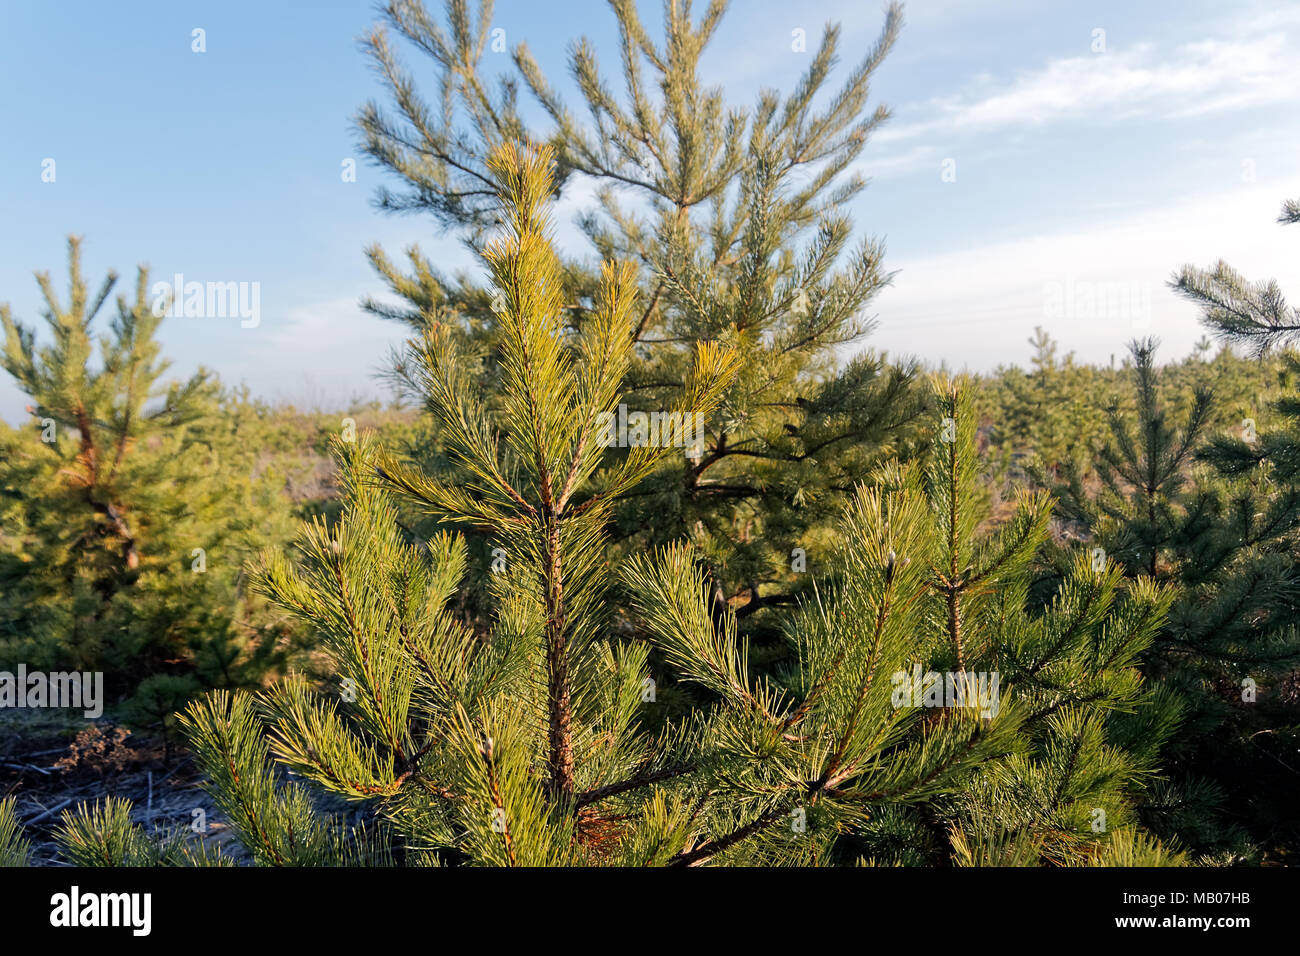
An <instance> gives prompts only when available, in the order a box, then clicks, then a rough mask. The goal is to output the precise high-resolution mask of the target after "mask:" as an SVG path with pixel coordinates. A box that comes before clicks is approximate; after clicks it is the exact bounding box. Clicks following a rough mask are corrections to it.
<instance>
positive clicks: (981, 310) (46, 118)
mask: <svg viewBox="0 0 1300 956" xmlns="http://www.w3.org/2000/svg"><path fill="white" fill-rule="evenodd" d="M430 5H431V7H433V8H435V9H436V8H437V7H438V6H439V4H438V3H437V0H433V2H431V4H430ZM697 6H700V7H701V8H702V7H703V3H702V2H701V3H698V4H697ZM792 8H793V9H792ZM642 9H643V16H644V18H645V19H646V20H647V21H648V22H650V23H656V22H657V18H658V15H659V4H658V3H651V2H643V3H642ZM305 10H310V13H304V11H305ZM374 18H375V17H374V11H373V7H372V4H371V3H369V2H352V0H332V2H314V3H312V4H311V5H310V6H309V7H307V6H303V5H299V4H288V3H280V4H272V3H265V2H262V3H252V2H245V0H225V2H221V3H204V2H193V3H185V4H177V3H174V2H173V3H163V2H157V3H155V2H128V3H123V4H105V3H102V2H98V0H96V2H90V0H85V2H80V0H78V2H72V0H68V2H61V3H57V4H23V5H18V4H6V5H4V6H3V7H0V90H3V91H4V92H3V93H0V131H2V132H0V136H2V137H3V144H4V145H3V148H2V149H0V301H4V302H9V303H10V304H11V306H12V307H13V309H14V311H15V313H16V314H17V315H18V316H19V317H20V318H22V319H25V320H27V321H29V322H31V321H36V320H37V318H38V315H37V307H38V294H37V289H36V285H35V282H34V281H33V279H32V277H31V273H32V272H33V271H34V270H37V269H49V270H50V271H51V272H52V273H53V275H54V278H55V282H56V287H59V286H61V277H62V276H63V274H64V237H65V236H66V235H67V234H68V233H73V232H75V233H78V234H81V235H83V236H84V237H85V242H86V247H85V256H86V266H87V271H88V274H90V275H92V276H98V275H100V274H102V272H103V271H105V270H106V269H107V268H109V267H113V268H116V269H117V270H118V271H119V272H120V273H122V274H123V277H124V279H128V278H129V277H130V276H131V275H132V274H133V270H134V267H135V266H136V265H137V264H139V263H142V262H143V263H148V264H149V265H150V266H151V267H152V269H153V272H154V277H155V278H168V277H170V276H171V275H173V274H174V273H177V272H180V273H183V274H185V275H186V277H187V278H189V279H199V280H210V281H250V282H251V281H257V282H259V283H260V285H261V322H260V324H259V325H258V327H257V328H241V327H240V323H239V321H238V319H186V318H174V319H170V320H168V321H167V322H166V323H164V325H163V331H162V338H163V342H164V347H165V350H166V353H167V354H168V355H170V356H172V357H173V358H174V360H175V367H176V370H177V372H187V371H189V370H190V369H192V368H193V367H195V366H196V365H198V364H200V363H203V364H206V365H208V366H209V367H211V368H213V369H215V370H216V371H217V372H218V373H219V374H220V375H221V376H222V378H223V379H224V380H225V381H227V382H229V383H232V384H234V383H238V382H241V381H242V382H246V383H247V384H248V385H249V386H250V387H251V388H252V389H253V390H254V392H256V393H259V394H261V395H264V396H266V397H268V398H278V399H287V400H292V401H295V402H298V403H300V404H312V403H318V404H321V405H324V406H335V405H338V404H341V403H343V402H344V401H346V400H347V399H348V398H349V397H350V396H352V395H355V394H362V395H382V394H383V391H382V389H381V387H380V386H378V385H377V384H376V383H375V382H374V379H373V376H374V372H375V371H376V370H377V369H378V368H380V367H381V366H382V365H383V363H384V358H385V356H386V355H387V353H388V350H389V348H390V346H391V345H392V344H394V343H396V342H397V341H399V340H400V338H401V329H400V328H399V327H397V326H394V325H392V324H389V323H384V322H382V321H380V320H376V319H373V318H370V317H367V316H365V315H364V314H363V313H362V312H361V311H360V309H359V308H358V306H357V302H358V300H359V299H360V298H361V297H363V296H364V295H367V294H375V293H378V292H380V291H381V289H380V284H379V283H378V281H377V280H376V279H375V277H374V276H373V275H372V274H371V272H370V270H369V267H368V266H367V264H366V262H365V260H364V257H363V255H362V249H363V248H364V246H365V245H366V244H368V243H370V242H372V241H376V240H378V241H380V242H382V243H383V244H385V246H387V247H388V249H389V250H390V252H393V253H399V252H400V251H401V249H402V248H403V247H404V246H405V245H407V244H409V243H410V242H412V241H419V242H420V243H421V246H422V247H423V248H424V249H425V251H426V252H428V253H430V254H431V256H432V257H433V259H434V261H435V262H437V263H439V264H440V265H442V266H443V267H444V268H446V269H448V270H449V271H450V270H453V269H455V268H457V267H459V266H462V265H465V264H467V261H466V256H465V254H464V252H463V250H461V249H460V248H459V246H458V245H457V243H456V242H455V241H454V240H453V239H450V238H447V237H445V236H440V235H439V233H438V231H437V229H436V227H435V226H434V224H433V223H432V222H431V221H429V220H427V219H421V218H418V217H417V218H412V217H393V216H387V215H384V214H381V213H379V212H377V211H375V210H374V209H373V208H372V207H371V204H370V201H371V198H372V196H373V193H374V189H375V188H376V187H377V186H378V185H380V183H381V182H382V181H383V180H382V174H381V173H380V172H379V171H377V170H374V169H371V168H370V167H368V166H366V165H365V164H364V163H363V162H360V154H359V153H358V152H357V150H356V144H355V136H354V133H353V132H352V128H351V117H352V116H353V114H354V113H355V111H356V108H357V107H358V106H359V105H360V104H361V103H362V102H363V101H364V100H365V99H368V98H371V97H374V96H378V95H381V94H382V91H381V90H380V88H379V86H378V84H377V83H376V81H375V79H374V77H373V75H372V74H371V73H370V71H369V69H368V66H367V63H366V60H365V58H364V57H363V56H362V55H361V54H360V52H359V51H358V48H357V38H358V37H359V36H360V34H361V33H362V32H363V31H364V30H365V29H366V28H367V27H368V25H369V24H371V23H372V22H373V20H374ZM906 18H907V23H906V25H905V27H904V30H903V34H902V37H901V39H900V42H899V43H898V45H897V47H896V48H895V51H894V53H893V54H892V55H891V56H890V58H889V59H888V60H887V61H886V63H885V64H884V66H882V67H881V69H880V72H879V73H878V79H877V83H876V88H875V95H876V99H877V102H884V103H887V104H889V105H890V106H891V107H892V108H893V110H894V117H893V119H892V120H891V121H890V123H889V124H888V126H886V127H885V128H884V129H883V130H882V131H881V133H880V134H878V136H877V137H876V138H875V139H874V140H873V141H872V143H871V144H869V146H868V148H867V151H866V153H865V154H864V158H863V161H862V164H863V171H864V172H865V173H866V174H867V175H868V176H870V177H872V184H871V186H870V188H869V189H868V190H867V191H866V193H865V194H863V196H862V197H861V198H860V199H859V200H858V201H857V202H856V204H855V208H854V210H853V212H854V214H855V217H856V221H857V222H858V224H859V228H860V230H861V231H862V232H864V233H871V234H875V235H878V236H883V237H884V238H885V239H886V242H887V248H888V256H887V265H888V267H889V268H891V269H895V270H898V275H897V276H896V277H895V280H894V285H893V286H892V287H891V288H890V289H888V290H887V291H886V292H884V293H883V294H882V295H881V296H880V297H879V299H878V300H877V301H876V303H875V304H874V307H873V311H874V313H875V315H876V317H877V319H878V322H879V326H878V329H877V331H876V332H875V333H874V335H873V336H872V337H871V339H869V340H868V345H870V346H872V347H875V348H883V349H887V350H889V351H890V352H891V353H894V354H899V353H909V354H915V355H919V356H921V357H923V358H925V359H927V360H930V361H934V362H938V361H944V362H946V363H947V364H948V365H949V366H950V367H953V368H963V367H966V368H972V369H985V368H991V367H993V366H995V365H998V364H1001V363H1010V362H1020V363H1023V362H1024V361H1026V359H1027V356H1028V352H1029V349H1028V346H1027V345H1026V344H1025V339H1026V338H1027V337H1028V336H1029V335H1030V334H1031V332H1032V330H1033V327H1034V326H1035V325H1043V326H1045V327H1046V328H1048V329H1049V331H1050V332H1051V333H1052V334H1053V335H1054V336H1055V337H1057V338H1058V339H1059V340H1060V342H1061V345H1062V348H1063V349H1064V350H1067V351H1068V350H1073V351H1074V352H1076V354H1077V355H1078V356H1079V357H1080V358H1081V359H1085V360H1089V361H1102V362H1105V361H1109V357H1110V355H1111V354H1114V353H1121V352H1122V350H1123V345H1124V342H1125V341H1127V340H1128V339H1129V338H1131V337H1133V335H1135V334H1155V335H1158V336H1160V337H1161V338H1162V340H1163V341H1164V342H1165V353H1166V355H1167V356H1169V357H1172V356H1174V355H1181V354H1184V353H1185V352H1186V351H1187V350H1188V349H1190V348H1191V345H1192V343H1193V342H1194V341H1195V340H1196V339H1197V338H1199V337H1200V335H1201V334H1202V333H1201V330H1200V328H1199V327H1198V325H1197V322H1196V313H1195V310H1194V309H1192V308H1191V307H1190V306H1189V305H1187V304H1185V303H1182V302H1180V301H1179V300H1177V299H1175V298H1174V297H1173V296H1172V295H1171V294H1170V293H1169V292H1168V291H1167V290H1166V289H1165V287H1164V282H1165V280H1166V279H1167V278H1168V277H1169V275H1170V274H1171V273H1172V272H1173V271H1174V270H1175V269H1176V268H1177V267H1179V266H1180V265H1181V264H1182V263H1184V262H1189V261H1190V262H1195V263H1198V264H1209V263H1211V262H1213V261H1214V260H1215V259H1218V258H1220V257H1222V258H1225V259H1227V260H1228V261H1229V262H1231V263H1232V264H1233V265H1234V266H1235V267H1237V268H1238V269H1239V270H1241V271H1243V272H1245V273H1246V274H1247V275H1250V276H1253V277H1256V278H1267V277H1270V276H1275V277H1277V278H1278V279H1279V280H1280V281H1281V282H1282V283H1283V288H1284V289H1287V288H1288V287H1289V290H1290V291H1291V292H1292V295H1293V297H1294V296H1300V288H1298V287H1297V284H1298V283H1300V276H1297V271H1298V270H1297V268H1296V266H1297V263H1300V255H1297V253H1298V252H1300V231H1297V227H1291V228H1290V229H1283V228H1282V227H1280V226H1277V225H1276V224H1274V222H1273V220H1274V219H1275V217H1276V215H1277V212H1278V209H1279V207H1280V206H1281V203H1282V201H1283V200H1284V199H1286V198H1300V122H1297V121H1298V120H1300V61H1298V60H1297V58H1296V57H1295V56H1294V55H1293V51H1294V50H1295V49H1297V43H1300V3H1277V2H1273V3H1253V2H1250V0H1244V2H1236V3H1233V4H1222V3H1209V2H1172V0H1164V2H1149V3H1142V4H1134V3H1131V2H1113V3H1112V2H1097V0H1082V2H1074V0H1055V2H1052V3H1044V2H1041V0H1038V2H1031V0H973V2H956V0H913V2H911V3H909V4H907V7H906ZM827 20H838V21H840V22H841V23H842V24H843V29H844V37H843V39H844V43H843V52H844V60H845V64H844V66H847V64H848V63H849V62H851V61H853V60H856V59H857V57H858V56H860V55H861V53H862V52H863V51H864V50H865V48H866V47H867V46H868V45H869V44H870V43H871V42H872V40H874V38H875V36H876V34H877V32H878V30H879V27H880V23H881V20H882V7H881V5H880V4H877V3H868V4H861V3H847V2H843V0H840V2H834V0H803V2H801V3H799V4H797V5H791V4H790V3H788V2H780V0H777V2H771V0H735V2H733V4H732V7H731V10H730V11H729V13H728V14H727V16H726V18H725V19H724V21H723V24H722V26H721V28H720V30H719V34H718V36H717V38H716V39H715V41H714V44H713V46H712V47H711V49H710V55H709V56H708V58H707V60H706V65H705V72H706V74H707V78H708V79H709V80H710V81H711V82H714V83H720V84H724V85H725V86H726V88H727V91H728V97H729V99H730V100H731V101H732V102H734V103H737V104H740V105H748V104H751V103H752V102H753V100H754V97H755V94H756V92H757V90H758V89H759V87H760V86H773V87H777V88H779V89H789V88H790V86H791V85H792V84H793V82H794V81H795V79H796V77H797V76H798V74H799V72H800V71H801V70H802V69H803V68H804V67H806V65H807V62H808V57H809V56H810V54H809V53H802V54H801V53H797V52H794V51H793V50H792V49H791V33H792V31H793V30H795V29H804V30H806V31H807V34H808V36H809V38H810V39H809V45H810V46H815V41H816V38H817V37H818V36H819V35H820V31H821V28H822V25H823V24H824V23H825V22H826V21H827ZM493 23H494V26H499V27H501V28H502V29H504V30H505V31H506V37H507V41H508V43H509V44H510V45H511V46H513V45H514V44H515V43H518V42H520V41H524V40H526V41H527V43H528V45H529V47H530V48H531V49H532V51H533V53H534V55H535V56H536V57H537V58H538V60H539V61H540V62H541V64H542V66H543V68H544V69H545V70H546V71H547V72H548V74H549V75H550V76H551V78H552V79H553V81H554V82H556V84H557V85H558V86H560V88H561V89H562V90H565V91H566V92H568V93H570V94H571V95H570V99H571V100H572V99H573V98H574V96H573V95H572V94H573V91H572V88H571V84H570V83H569V82H568V77H567V71H566V69H565V50H566V46H567V44H568V42H569V41H570V40H571V39H572V38H573V36H574V35H576V34H578V33H585V34H586V35H587V36H588V37H589V38H590V39H591V41H592V43H593V45H594V46H595V48H596V50H597V52H598V53H599V54H601V58H602V62H603V63H604V64H605V66H606V67H607V69H608V70H609V71H611V72H613V71H615V70H616V69H617V47H616V45H615V43H614V37H615V33H614V29H613V15H612V14H611V13H610V12H609V10H608V9H607V7H606V5H605V4H604V3H603V2H596V0H569V2H558V3H545V4H543V3H537V2H527V0H500V2H498V3H497V5H496V10H495V14H494V17H493ZM196 27H198V28H202V29H203V30H204V31H205V32H206V45H207V51H206V52H205V53H201V54H198V53H194V52H192V51H191V31H192V30H193V29H194V28H196ZM1098 30H1102V31H1104V43H1105V49H1104V52H1094V49H1093V47H1094V46H1096V45H1097V39H1098V34H1097V33H1096V31H1098ZM407 59H408V63H409V64H410V65H411V66H413V67H414V68H415V69H416V72H417V75H423V76H424V77H426V78H427V80H428V82H430V83H431V82H432V74H431V72H430V71H429V70H428V69H427V67H424V65H423V63H422V62H421V61H420V59H419V58H418V57H416V56H415V55H414V54H409V55H408V58H407ZM501 61H502V62H501V68H502V70H505V69H507V67H508V62H507V58H506V57H505V56H504V55H501ZM842 68H843V67H842ZM349 157H352V158H356V159H358V160H359V162H358V176H357V182H355V183H345V182H343V181H342V179H341V177H340V164H341V163H342V161H343V160H344V159H347V158H349ZM45 159H54V160H55V163H56V167H55V168H56V179H55V181H54V182H52V183H49V182H42V177H41V173H42V163H43V161H44V160H45ZM945 169H947V170H948V171H949V175H948V176H947V177H945V175H944V172H945ZM953 171H955V178H954V177H953V176H952V175H951V173H952V172H953ZM586 196H587V194H586V193H585V191H584V185H583V184H582V183H575V184H574V187H573V190H572V193H571V194H566V196H565V199H564V201H563V203H562V208H561V210H560V213H559V217H560V219H561V221H562V223H568V222H570V221H571V219H572V217H573V215H574V214H575V213H576V212H577V210H578V209H579V208H581V207H582V205H583V204H584V202H585V201H586ZM559 239H560V241H561V242H562V243H565V244H566V245H568V247H569V248H575V249H576V248H581V247H580V246H578V245H577V244H578V243H580V242H581V240H580V238H579V237H578V234H577V232H576V230H575V229H574V228H573V227H572V226H571V225H565V226H564V227H563V228H561V230H560V232H559ZM1094 299H1095V301H1098V302H1102V303H1103V304H1102V305H1101V306H1097V307H1095V308H1092V309H1089V308H1088V305H1087V303H1088V302H1089V301H1091V300H1094ZM22 406H23V401H22V397H21V396H20V395H19V394H18V392H17V391H16V389H14V388H13V386H12V385H11V384H10V383H9V382H8V381H7V380H5V381H0V416H3V417H4V418H6V419H7V420H9V421H11V422H16V421H18V420H20V419H21V418H22V417H23V416H22Z"/></svg>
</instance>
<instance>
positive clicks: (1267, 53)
mask: <svg viewBox="0 0 1300 956" xmlns="http://www.w3.org/2000/svg"><path fill="white" fill-rule="evenodd" d="M1297 23H1300V10H1297V11H1293V14H1292V15H1291V16H1282V15H1279V14H1276V13H1273V14H1270V15H1269V16H1267V17H1263V18H1258V19H1253V20H1250V21H1249V22H1247V23H1245V24H1244V25H1241V26H1239V27H1237V28H1235V29H1233V30H1231V31H1229V30H1227V29H1226V28H1225V30H1224V32H1223V33H1222V35H1220V36H1216V37H1212V38H1208V39H1201V40H1197V41H1195V42H1189V43H1184V44H1182V45H1180V46H1177V47H1174V48H1172V49H1170V50H1167V51H1166V50H1164V49H1162V48H1160V47H1158V46H1157V45H1155V44H1153V43H1139V44H1135V45H1132V46H1129V47H1127V48H1122V49H1119V48H1115V49H1112V50H1111V51H1110V52H1106V53H1098V54H1088V55H1084V56H1073V57H1065V58H1058V59H1055V60H1052V61H1050V62H1048V63H1047V64H1046V65H1045V66H1042V67H1040V68H1037V69H1033V70H1025V71H1022V72H1020V73H1018V74H1017V75H1016V76H1015V77H1014V78H1012V79H1010V80H1007V81H1003V82H998V81H997V80H995V79H994V78H993V77H991V76H989V75H987V74H982V75H980V76H978V77H974V78H972V80H971V81H970V84H969V87H968V89H967V90H965V91H963V92H962V93H959V94H956V95H953V96H948V97H939V98H935V99H932V100H929V101H927V102H925V103H920V104H914V105H911V106H906V107H902V108H900V109H899V110H898V116H899V118H900V120H901V121H902V122H900V123H899V124H898V125H894V126H889V127H886V128H885V129H883V130H881V131H880V133H879V134H878V135H877V137H876V140H877V142H879V143H889V142H899V141H902V140H907V139H912V138H915V137H917V136H921V135H925V134H930V133H935V132H943V133H945V134H952V133H976V132H984V131H989V130H996V129H1005V128H1007V127H1012V126H1038V125H1042V124H1045V123H1049V122H1054V121H1057V120H1066V119H1078V118H1081V117H1086V118H1090V119H1095V120H1099V121H1113V120H1116V119H1139V118H1140V119H1147V120H1150V119H1181V118H1187V117H1192V116H1200V115H1204V114H1206V113H1212V112H1222V111H1228V110H1238V109H1244V108H1247V107H1253V106H1261V105H1267V104H1271V103H1281V102H1288V103H1296V102H1300V59H1297V58H1296V57H1295V55H1294V43H1291V42H1288V35H1287V33H1286V32H1284V31H1285V28H1286V27H1288V26H1295V25H1296V24H1297ZM1111 42H1112V43H1114V40H1112V41H1111ZM909 117H916V118H915V119H909Z"/></svg>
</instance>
